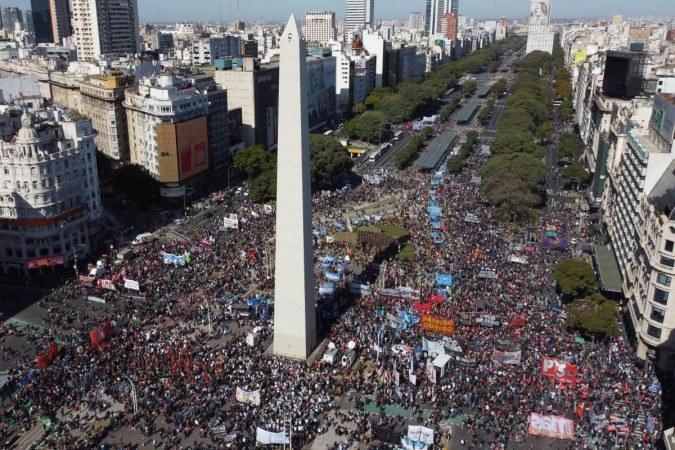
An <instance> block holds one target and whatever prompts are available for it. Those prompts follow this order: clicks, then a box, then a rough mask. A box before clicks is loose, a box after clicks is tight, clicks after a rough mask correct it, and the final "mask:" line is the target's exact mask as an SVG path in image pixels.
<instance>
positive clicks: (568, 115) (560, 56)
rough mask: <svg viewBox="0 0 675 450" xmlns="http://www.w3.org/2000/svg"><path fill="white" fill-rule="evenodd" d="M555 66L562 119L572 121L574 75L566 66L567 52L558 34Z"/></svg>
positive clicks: (556, 90)
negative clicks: (572, 75)
mask: <svg viewBox="0 0 675 450" xmlns="http://www.w3.org/2000/svg"><path fill="white" fill-rule="evenodd" d="M552 59H553V67H554V69H555V74H554V75H555V80H556V86H555V94H556V96H557V98H558V100H561V101H562V103H561V105H560V108H559V109H558V114H559V115H560V119H562V120H563V121H564V122H571V121H572V116H573V114H574V104H573V103H572V96H573V95H574V90H573V89H572V81H571V80H572V77H571V75H570V73H569V71H568V70H567V69H566V68H565V53H564V51H563V48H562V46H561V45H560V35H559V34H557V35H556V38H555V41H554V42H553V55H552Z"/></svg>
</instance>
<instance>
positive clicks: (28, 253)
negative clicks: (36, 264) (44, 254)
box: [26, 249, 35, 258]
mask: <svg viewBox="0 0 675 450" xmlns="http://www.w3.org/2000/svg"><path fill="white" fill-rule="evenodd" d="M26 254H27V255H28V257H29V258H35V250H32V249H31V250H28V251H27V252H26Z"/></svg>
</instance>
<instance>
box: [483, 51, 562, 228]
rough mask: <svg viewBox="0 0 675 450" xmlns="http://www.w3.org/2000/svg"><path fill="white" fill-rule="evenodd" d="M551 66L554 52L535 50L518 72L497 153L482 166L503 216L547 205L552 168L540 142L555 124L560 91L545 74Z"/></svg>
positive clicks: (489, 196)
mask: <svg viewBox="0 0 675 450" xmlns="http://www.w3.org/2000/svg"><path fill="white" fill-rule="evenodd" d="M551 68H552V61H551V55H549V54H547V53H544V52H532V53H530V54H529V55H527V56H526V57H525V58H524V59H523V60H522V61H521V62H520V63H519V64H518V66H517V69H518V77H517V78H516V80H515V81H514V83H513V85H512V94H511V96H510V97H509V99H508V100H507V102H506V106H505V109H504V113H503V115H502V118H501V121H500V123H499V128H498V130H497V135H496V136H495V139H494V141H493V142H492V146H491V151H492V153H493V155H494V156H493V157H492V158H491V159H490V161H489V162H488V163H487V164H486V165H485V166H483V168H482V169H481V175H482V178H483V179H482V187H481V189H482V193H483V195H484V198H485V199H486V201H487V202H488V203H489V204H490V205H492V206H494V207H495V215H496V216H497V217H498V218H500V219H502V220H506V219H508V218H509V217H510V216H511V213H516V214H517V217H518V218H520V220H523V221H525V220H529V219H530V218H531V216H533V212H532V210H533V209H534V208H538V207H540V206H541V205H542V204H543V199H544V192H545V189H544V185H545V182H546V168H545V166H544V163H543V161H542V159H543V155H544V148H543V147H542V146H541V145H540V143H541V142H543V141H544V140H545V139H546V138H547V137H548V134H550V132H551V131H552V129H553V126H552V124H551V110H552V105H553V99H554V98H555V94H554V92H553V88H552V87H551V84H550V82H549V80H548V77H546V76H545V75H546V74H547V73H550V71H551ZM540 71H541V74H542V75H540Z"/></svg>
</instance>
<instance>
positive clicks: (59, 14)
mask: <svg viewBox="0 0 675 450" xmlns="http://www.w3.org/2000/svg"><path fill="white" fill-rule="evenodd" d="M49 10H50V12H51V22H52V40H53V41H52V42H54V43H55V44H61V43H62V42H63V39H64V38H67V37H70V36H71V35H72V34H73V29H72V27H71V25H70V5H69V3H68V0H49ZM114 31H116V30H114Z"/></svg>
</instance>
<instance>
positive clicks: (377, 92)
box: [363, 87, 394, 109]
mask: <svg viewBox="0 0 675 450" xmlns="http://www.w3.org/2000/svg"><path fill="white" fill-rule="evenodd" d="M390 95H394V91H393V90H392V89H391V88H389V87H382V88H375V89H373V90H372V91H370V95H368V97H366V100H365V101H364V102H363V103H364V104H365V105H366V107H367V108H368V109H375V108H377V107H378V106H379V104H380V102H382V100H383V99H384V98H386V97H389V96H390Z"/></svg>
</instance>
